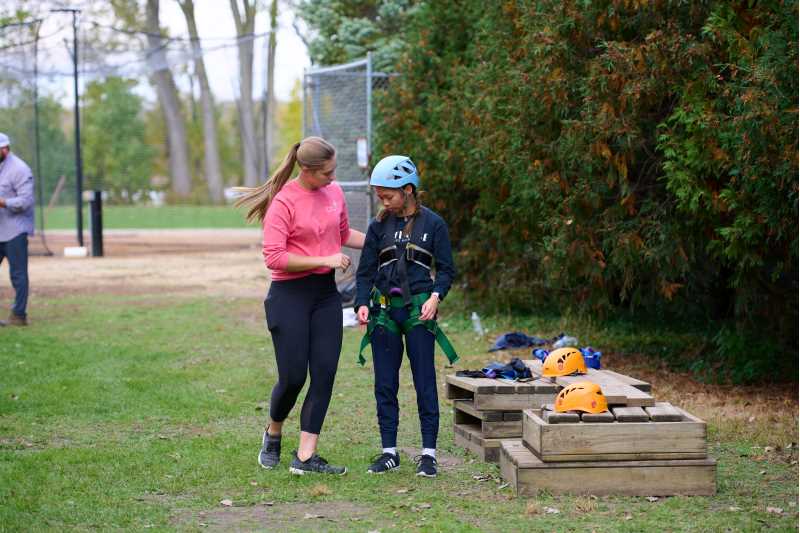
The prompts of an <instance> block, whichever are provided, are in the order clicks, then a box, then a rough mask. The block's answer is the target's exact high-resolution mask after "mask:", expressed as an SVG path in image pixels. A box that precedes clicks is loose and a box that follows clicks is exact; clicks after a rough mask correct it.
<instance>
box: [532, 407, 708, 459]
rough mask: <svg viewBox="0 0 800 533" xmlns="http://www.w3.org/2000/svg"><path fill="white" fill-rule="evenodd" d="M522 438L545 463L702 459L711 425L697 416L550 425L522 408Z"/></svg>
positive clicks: (705, 452)
mask: <svg viewBox="0 0 800 533" xmlns="http://www.w3.org/2000/svg"><path fill="white" fill-rule="evenodd" d="M542 414H544V412H542ZM522 438H523V442H524V444H525V446H527V447H528V448H530V449H531V451H533V452H534V453H535V454H536V455H537V456H538V457H539V458H540V459H542V460H543V461H545V462H564V461H597V460H620V461H622V460H633V459H679V458H686V459H697V458H703V457H705V456H706V455H707V452H708V444H707V442H706V424H705V422H703V421H702V420H700V419H697V418H694V419H693V420H692V419H688V418H687V420H685V421H683V422H650V421H648V422H628V423H618V422H613V423H587V422H581V423H579V424H548V423H547V422H545V420H544V419H543V417H541V416H539V415H538V414H537V413H536V412H535V411H534V410H531V409H528V410H526V411H524V412H523V421H522Z"/></svg>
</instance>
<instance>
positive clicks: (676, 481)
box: [500, 441, 716, 496]
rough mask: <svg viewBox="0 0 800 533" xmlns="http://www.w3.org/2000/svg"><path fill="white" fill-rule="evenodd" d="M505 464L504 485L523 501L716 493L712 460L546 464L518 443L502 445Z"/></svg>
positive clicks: (714, 462)
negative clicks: (545, 496)
mask: <svg viewBox="0 0 800 533" xmlns="http://www.w3.org/2000/svg"><path fill="white" fill-rule="evenodd" d="M500 463H501V465H500V472H501V474H503V475H504V479H506V481H508V482H509V484H511V483H513V485H512V488H513V489H514V490H515V491H516V493H517V494H518V495H521V496H535V495H537V494H538V493H539V492H540V491H548V492H550V493H553V494H594V495H597V496H601V495H612V494H613V495H625V496H672V495H687V496H693V495H703V496H710V495H713V494H714V493H715V492H716V461H714V460H713V459H711V458H706V459H677V460H657V461H656V460H654V461H596V462H588V463H580V462H569V463H545V462H543V461H541V460H540V459H539V458H537V457H536V456H535V455H534V454H533V453H531V452H530V450H526V449H524V447H521V446H519V445H518V444H516V443H515V442H513V441H502V443H501V459H500ZM523 465H524V466H523ZM514 469H516V471H514V472H513V474H512V471H513V470H514ZM505 476H508V477H507V478H506V477H505Z"/></svg>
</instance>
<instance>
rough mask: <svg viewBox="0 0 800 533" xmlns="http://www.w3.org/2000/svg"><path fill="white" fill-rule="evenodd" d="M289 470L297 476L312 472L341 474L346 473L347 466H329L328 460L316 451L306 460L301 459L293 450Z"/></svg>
mask: <svg viewBox="0 0 800 533" xmlns="http://www.w3.org/2000/svg"><path fill="white" fill-rule="evenodd" d="M289 472H291V473H292V474H295V475H298V476H302V475H303V474H312V473H317V474H335V475H337V476H343V475H345V474H346V473H347V467H346V466H331V465H329V464H328V461H326V460H325V459H323V458H322V457H320V456H319V455H317V454H316V453H315V454H314V455H312V456H311V457H309V458H308V460H307V461H301V460H300V458H299V457H297V452H294V459H292V464H291V466H289Z"/></svg>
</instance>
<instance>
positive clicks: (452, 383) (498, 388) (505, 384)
mask: <svg viewBox="0 0 800 533" xmlns="http://www.w3.org/2000/svg"><path fill="white" fill-rule="evenodd" d="M446 386H447V390H446V393H447V399H448V400H471V401H472V405H473V406H474V408H475V409H476V410H479V411H521V410H522V409H530V408H534V407H535V408H538V407H541V406H542V405H543V404H545V403H553V401H554V400H555V397H556V394H558V391H559V390H560V388H561V387H560V386H559V385H558V384H557V383H553V382H551V381H549V380H543V379H536V380H533V381H529V382H527V383H518V382H511V381H504V380H498V379H487V378H466V377H460V376H455V375H449V376H447V378H446Z"/></svg>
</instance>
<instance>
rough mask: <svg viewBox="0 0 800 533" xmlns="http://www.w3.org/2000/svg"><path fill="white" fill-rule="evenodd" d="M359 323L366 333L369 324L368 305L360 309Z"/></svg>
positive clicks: (358, 313)
mask: <svg viewBox="0 0 800 533" xmlns="http://www.w3.org/2000/svg"><path fill="white" fill-rule="evenodd" d="M356 314H357V315H358V323H359V324H360V325H361V331H364V330H365V329H366V328H367V322H369V307H367V306H366V305H362V306H361V307H359V308H358V312H357V313H356Z"/></svg>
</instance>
